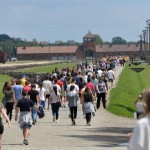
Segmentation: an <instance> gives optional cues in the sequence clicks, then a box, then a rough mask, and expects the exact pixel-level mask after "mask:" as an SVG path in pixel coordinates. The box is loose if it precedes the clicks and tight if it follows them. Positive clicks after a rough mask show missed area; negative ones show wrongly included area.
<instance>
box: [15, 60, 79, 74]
mask: <svg viewBox="0 0 150 150" xmlns="http://www.w3.org/2000/svg"><path fill="white" fill-rule="evenodd" d="M76 66H77V62H72V63H63V62H62V63H59V64H52V65H45V66H40V67H33V68H26V69H20V70H17V72H18V71H21V72H46V73H47V72H52V70H54V69H55V68H58V69H59V70H61V69H62V68H66V67H69V68H70V69H72V68H73V67H76Z"/></svg>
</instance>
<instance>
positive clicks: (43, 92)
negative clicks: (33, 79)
mask: <svg viewBox="0 0 150 150" xmlns="http://www.w3.org/2000/svg"><path fill="white" fill-rule="evenodd" d="M37 91H38V92H39V98H40V102H41V105H42V106H43V108H44V110H45V99H46V90H45V88H44V87H43V83H42V82H41V83H40V84H39V88H38V89H37Z"/></svg>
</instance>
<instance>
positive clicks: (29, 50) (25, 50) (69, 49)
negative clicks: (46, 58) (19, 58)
mask: <svg viewBox="0 0 150 150" xmlns="http://www.w3.org/2000/svg"><path fill="white" fill-rule="evenodd" d="M77 48H78V46H44V47H41V46H38V47H17V54H39V53H52V54H54V53H57V54H58V53H75V52H76V50H77Z"/></svg>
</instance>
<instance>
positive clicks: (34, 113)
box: [28, 83, 40, 125]
mask: <svg viewBox="0 0 150 150" xmlns="http://www.w3.org/2000/svg"><path fill="white" fill-rule="evenodd" d="M35 88H36V86H35V84H34V83H32V84H31V90H30V91H29V92H28V98H29V99H31V100H32V102H33V104H34V105H36V106H37V105H38V104H40V98H39V92H38V91H37V90H35ZM31 112H32V119H33V124H34V125H35V123H36V121H37V110H36V109H35V107H32V108H31Z"/></svg>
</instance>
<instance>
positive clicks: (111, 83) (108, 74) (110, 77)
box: [107, 68, 115, 88]
mask: <svg viewBox="0 0 150 150" xmlns="http://www.w3.org/2000/svg"><path fill="white" fill-rule="evenodd" d="M107 76H108V81H109V83H110V86H109V88H112V87H113V81H114V80H115V75H114V71H113V70H112V69H111V68H109V69H108V72H107Z"/></svg>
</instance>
